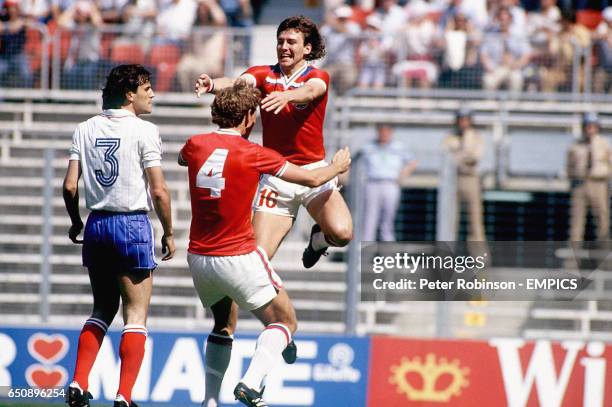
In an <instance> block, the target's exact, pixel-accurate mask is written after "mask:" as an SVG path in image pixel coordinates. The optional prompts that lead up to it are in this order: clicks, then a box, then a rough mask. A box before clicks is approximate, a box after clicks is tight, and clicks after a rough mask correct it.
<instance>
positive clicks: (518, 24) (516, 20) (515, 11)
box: [499, 0, 527, 35]
mask: <svg viewBox="0 0 612 407" xmlns="http://www.w3.org/2000/svg"><path fill="white" fill-rule="evenodd" d="M499 6H500V8H506V9H508V10H509V11H510V14H511V15H512V24H511V26H510V31H512V32H513V33H514V34H516V35H525V32H526V29H527V13H525V10H524V9H523V7H521V6H520V5H519V0H500V2H499Z"/></svg>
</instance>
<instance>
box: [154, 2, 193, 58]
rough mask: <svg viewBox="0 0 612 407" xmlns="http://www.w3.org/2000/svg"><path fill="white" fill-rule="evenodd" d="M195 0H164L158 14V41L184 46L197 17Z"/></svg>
mask: <svg viewBox="0 0 612 407" xmlns="http://www.w3.org/2000/svg"><path fill="white" fill-rule="evenodd" d="M197 7H198V5H197V3H196V2H195V0H163V1H162V3H161V7H160V8H159V14H158V15H157V38H156V42H157V43H162V44H163V43H170V44H175V45H177V46H179V47H180V48H183V45H184V42H185V41H186V40H187V39H188V38H189V35H190V33H191V28H192V27H193V23H194V22H195V19H196V10H197Z"/></svg>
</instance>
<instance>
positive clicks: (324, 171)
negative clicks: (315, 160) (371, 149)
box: [280, 147, 351, 188]
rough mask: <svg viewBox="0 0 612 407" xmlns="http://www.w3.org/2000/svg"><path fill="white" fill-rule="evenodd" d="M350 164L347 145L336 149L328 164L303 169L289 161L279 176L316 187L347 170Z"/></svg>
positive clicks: (289, 180)
mask: <svg viewBox="0 0 612 407" xmlns="http://www.w3.org/2000/svg"><path fill="white" fill-rule="evenodd" d="M350 166H351V153H350V151H349V149H348V147H344V148H343V149H341V150H338V151H337V152H336V154H334V158H333V159H332V162H331V164H330V165H328V166H326V167H322V168H316V169H313V170H305V169H304V168H301V167H298V166H297V165H293V164H291V163H289V165H288V167H287V169H286V170H285V172H284V173H283V175H281V176H280V178H281V179H283V180H285V181H288V182H292V183H295V184H300V185H305V186H307V187H311V188H314V187H318V186H321V185H323V184H325V183H326V182H327V181H329V180H331V179H332V178H334V177H336V176H338V175H340V174H342V173H344V172H346V171H348V169H349V167H350Z"/></svg>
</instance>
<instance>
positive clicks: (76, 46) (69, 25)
mask: <svg viewBox="0 0 612 407" xmlns="http://www.w3.org/2000/svg"><path fill="white" fill-rule="evenodd" d="M58 25H59V26H60V27H62V28H63V29H66V30H70V31H71V32H72V36H71V38H70V48H69V50H68V56H67V58H66V61H65V63H64V76H63V80H62V82H63V84H62V87H63V88H72V89H74V88H77V89H93V88H95V87H97V86H98V85H99V82H100V81H101V79H102V76H103V74H104V70H105V68H106V66H105V64H104V63H103V61H101V59H100V27H102V16H100V13H99V12H98V8H97V7H96V6H95V5H94V4H93V3H92V2H90V1H88V0H78V1H77V2H76V3H74V4H73V5H72V6H70V8H68V9H67V10H66V11H64V12H63V13H62V15H61V16H60V18H59V20H58Z"/></svg>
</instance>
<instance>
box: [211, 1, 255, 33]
mask: <svg viewBox="0 0 612 407" xmlns="http://www.w3.org/2000/svg"><path fill="white" fill-rule="evenodd" d="M219 5H220V6H221V9H222V10H223V12H224V13H225V16H226V17H227V20H228V23H229V25H230V26H231V27H250V26H252V25H253V9H252V8H251V2H250V0H219Z"/></svg>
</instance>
